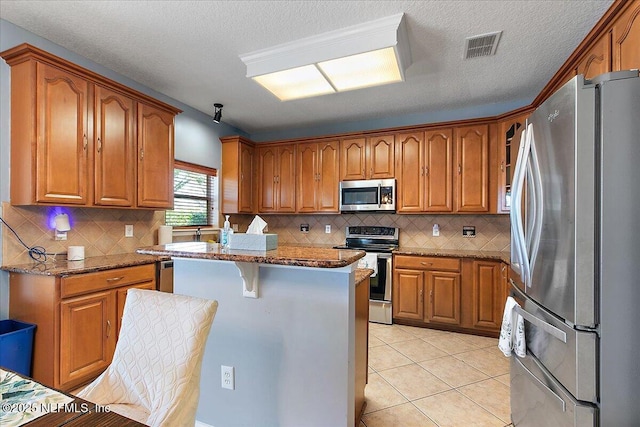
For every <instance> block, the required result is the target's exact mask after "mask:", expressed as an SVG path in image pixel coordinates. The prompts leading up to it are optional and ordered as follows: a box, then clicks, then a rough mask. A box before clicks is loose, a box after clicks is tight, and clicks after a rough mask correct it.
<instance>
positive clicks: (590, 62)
mask: <svg viewBox="0 0 640 427" xmlns="http://www.w3.org/2000/svg"><path fill="white" fill-rule="evenodd" d="M609 71H611V33H610V32H606V33H605V34H603V35H602V36H601V37H600V38H599V39H598V41H597V42H596V43H595V44H594V45H593V47H592V48H591V49H589V51H588V52H587V53H586V54H585V55H584V56H583V57H582V59H581V60H580V62H579V63H578V66H577V67H576V74H584V77H585V78H587V79H590V78H592V77H595V76H597V75H599V74H603V73H608V72H609Z"/></svg>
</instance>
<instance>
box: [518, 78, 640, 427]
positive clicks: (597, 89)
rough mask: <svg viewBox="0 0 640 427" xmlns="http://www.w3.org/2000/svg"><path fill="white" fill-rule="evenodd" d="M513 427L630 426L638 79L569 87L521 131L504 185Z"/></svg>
mask: <svg viewBox="0 0 640 427" xmlns="http://www.w3.org/2000/svg"><path fill="white" fill-rule="evenodd" d="M510 285H511V287H510V289H511V294H512V295H513V296H514V297H515V298H516V300H518V301H519V302H520V304H521V307H520V308H519V309H518V308H516V311H517V312H519V313H520V314H521V315H522V317H523V318H524V320H525V322H524V324H525V337H526V343H527V354H526V357H524V358H520V357H517V356H515V355H512V356H511V361H510V362H511V418H512V421H513V423H514V424H515V425H516V426H518V427H520V426H525V427H526V426H545V427H546V426H554V427H555V426H580V427H583V426H605V427H608V426H615V427H621V426H632V425H633V426H638V425H640V78H638V71H637V70H634V71H623V72H615V73H608V74H604V75H601V76H598V77H597V78H595V79H593V80H590V81H589V80H585V79H584V78H583V76H577V77H575V78H574V79H572V80H571V81H569V82H568V83H567V84H565V85H564V86H563V87H562V88H561V89H559V90H558V91H557V92H556V93H554V94H553V95H552V96H551V97H550V98H549V99H548V100H547V101H545V102H544V103H543V104H542V105H541V106H540V107H538V109H536V110H535V112H534V113H533V114H532V115H531V117H530V118H529V120H528V121H527V126H526V127H525V130H524V134H523V137H522V138H521V146H520V152H519V154H518V159H517V162H516V168H515V172H514V179H513V190H512V207H511V276H510Z"/></svg>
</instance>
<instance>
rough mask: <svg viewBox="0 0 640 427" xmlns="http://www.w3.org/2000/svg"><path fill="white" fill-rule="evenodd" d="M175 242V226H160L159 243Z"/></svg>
mask: <svg viewBox="0 0 640 427" xmlns="http://www.w3.org/2000/svg"><path fill="white" fill-rule="evenodd" d="M171 242H173V227H172V226H170V225H161V226H160V228H158V244H159V245H166V244H167V243H171Z"/></svg>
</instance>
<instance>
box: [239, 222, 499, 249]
mask: <svg viewBox="0 0 640 427" xmlns="http://www.w3.org/2000/svg"><path fill="white" fill-rule="evenodd" d="M260 216H261V217H262V218H263V219H264V220H265V221H266V222H267V227H268V230H269V231H268V232H269V233H276V234H277V235H278V243H279V244H286V243H296V244H331V245H341V244H344V240H345V228H346V227H347V226H349V225H378V226H388V227H398V228H400V245H401V246H404V247H412V248H415V247H419V248H434V249H469V250H486V251H509V249H510V242H511V237H510V228H509V215H398V214H383V213H380V214H357V213H356V214H342V215H266V214H264V215H262V214H261V215H260ZM252 219H253V215H231V218H230V222H231V223H232V224H234V223H235V224H238V226H239V230H240V232H246V231H247V227H248V226H249V223H250V222H251V220H252ZM436 223H437V224H438V225H439V226H440V236H439V237H433V236H432V229H433V224H436ZM300 224H309V232H308V233H303V232H301V231H300ZM325 225H331V233H329V234H327V233H325ZM467 225H472V226H475V227H476V237H473V238H469V237H463V236H462V227H463V226H467Z"/></svg>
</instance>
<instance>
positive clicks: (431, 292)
mask: <svg viewBox="0 0 640 427" xmlns="http://www.w3.org/2000/svg"><path fill="white" fill-rule="evenodd" d="M429 302H431V303H433V290H430V291H429Z"/></svg>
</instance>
